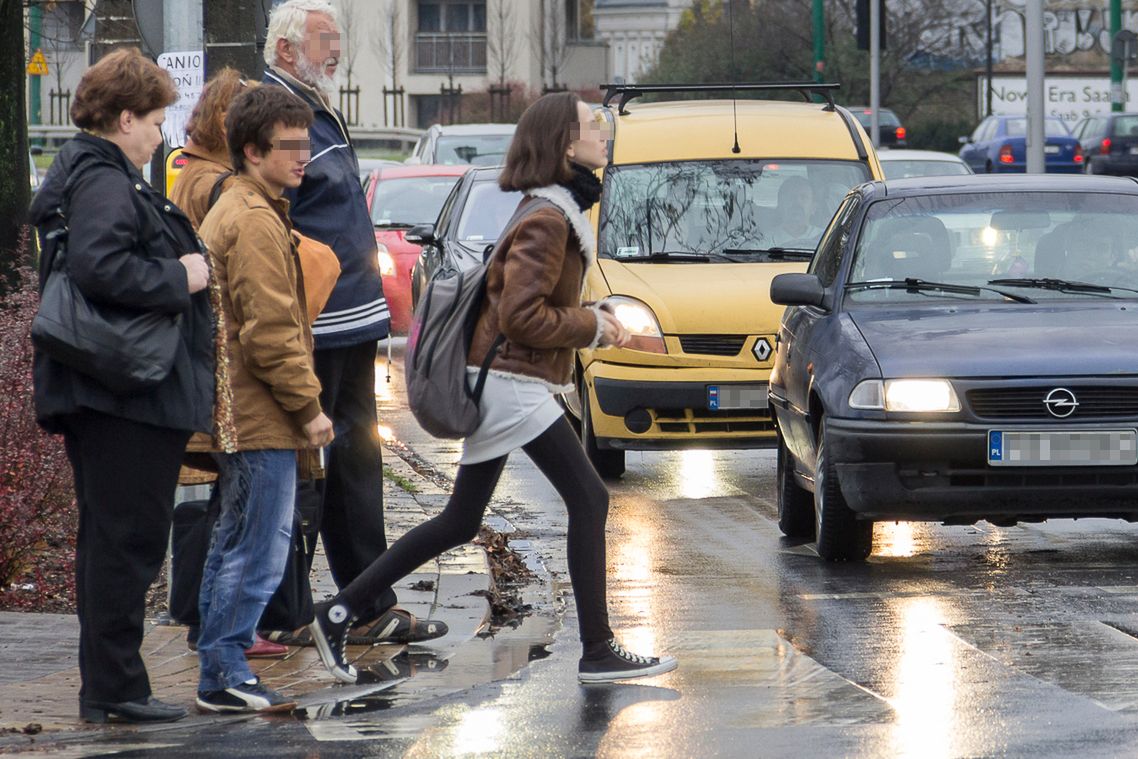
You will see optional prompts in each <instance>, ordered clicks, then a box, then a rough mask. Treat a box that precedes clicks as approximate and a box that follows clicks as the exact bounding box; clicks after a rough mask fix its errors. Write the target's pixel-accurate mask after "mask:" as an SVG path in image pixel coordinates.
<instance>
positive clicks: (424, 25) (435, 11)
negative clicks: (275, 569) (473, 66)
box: [419, 0, 486, 34]
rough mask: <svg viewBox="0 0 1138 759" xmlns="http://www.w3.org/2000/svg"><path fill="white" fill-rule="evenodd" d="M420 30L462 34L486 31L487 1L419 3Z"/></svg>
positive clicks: (461, 0)
mask: <svg viewBox="0 0 1138 759" xmlns="http://www.w3.org/2000/svg"><path fill="white" fill-rule="evenodd" d="M419 31H420V32H444V33H451V34H462V33H464V32H485V31H486V3H485V1H484V0H483V1H481V2H471V0H434V1H433V2H420V3H419Z"/></svg>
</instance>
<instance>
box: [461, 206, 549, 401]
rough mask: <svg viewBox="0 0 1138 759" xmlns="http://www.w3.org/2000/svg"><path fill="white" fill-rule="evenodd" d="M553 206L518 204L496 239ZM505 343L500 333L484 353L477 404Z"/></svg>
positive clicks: (486, 263) (488, 258) (476, 390)
mask: <svg viewBox="0 0 1138 759" xmlns="http://www.w3.org/2000/svg"><path fill="white" fill-rule="evenodd" d="M547 206H553V204H552V203H550V202H549V201H548V200H546V199H544V198H535V199H534V202H532V203H527V204H525V206H524V207H523V204H522V203H518V208H517V209H516V210H515V211H514V215H513V216H511V217H510V220H509V221H508V222H506V226H505V227H503V228H502V234H501V236H500V237H499V238H498V240H499V241H502V240H505V239H506V236H507V235H508V234H509V233H510V232H513V231H514V227H516V226H517V225H518V224H520V223H521V221H522V219H524V218H525V217H527V216H529V215H530V214H531V213H533V212H534V211H537V210H539V209H542V208H545V207H547ZM500 247H502V245H501V242H499V243H498V244H495V245H494V248H493V250H491V251H490V254H489V255H487V256H486V257H485V260H484V262H483V266H486V267H489V266H490V261H491V260H492V259H493V258H494V254H495V253H497V252H498V249H499V248H500ZM505 342H506V336H505V335H503V334H502V333H501V332H499V333H498V336H497V337H495V338H494V342H493V343H491V345H490V350H488V351H486V357H485V358H483V359H482V366H481V367H480V368H479V369H478V380H477V381H476V382H475V383H474V391H473V393H471V396H470V397H471V398H472V399H473V400H474V402H475V403H476V404H477V403H478V402H479V401H480V400H481V399H482V390H483V389H484V388H485V386H486V377H487V376H489V374H490V365H491V364H492V363H494V358H495V357H496V356H497V355H498V349H499V348H501V347H502V345H503V344H504V343H505Z"/></svg>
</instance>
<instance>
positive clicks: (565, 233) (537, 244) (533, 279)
mask: <svg viewBox="0 0 1138 759" xmlns="http://www.w3.org/2000/svg"><path fill="white" fill-rule="evenodd" d="M551 190H552V194H553V195H554V196H555V197H549V198H548V199H550V200H551V201H555V202H556V207H545V208H540V209H538V210H536V211H533V212H532V213H530V214H529V215H528V216H526V217H525V218H524V219H523V220H522V221H521V222H520V223H519V224H517V225H515V227H514V228H513V229H512V230H507V232H506V235H505V236H504V237H503V238H502V239H501V240H500V241H499V245H498V249H497V251H496V252H495V253H494V258H493V260H492V261H491V262H490V269H489V271H488V272H487V274H486V297H485V300H484V301H483V303H482V311H481V313H480V315H479V318H478V324H477V326H476V327H475V330H474V336H473V339H472V341H471V345H470V352H469V353H468V354H467V362H468V364H469V365H470V366H481V365H482V361H483V359H484V358H485V357H486V353H487V351H488V350H489V349H490V347H491V346H492V345H493V343H494V340H495V339H496V338H497V336H498V335H499V334H503V335H505V337H506V341H505V343H503V345H502V346H501V347H500V348H499V349H498V356H497V357H496V358H495V359H494V362H493V363H492V364H491V366H490V369H491V371H492V372H493V373H495V374H499V375H507V376H511V375H512V376H518V377H520V378H522V379H529V380H538V381H541V382H543V383H545V384H546V385H548V386H549V387H550V389H553V390H567V389H568V384H567V383H569V381H570V379H571V377H572V373H573V354H574V351H575V350H576V349H577V348H584V347H588V346H590V345H595V344H596V343H597V339H598V335H599V329H598V318H597V313H596V312H595V311H594V310H593V309H592V308H588V307H584V306H582V305H581V284H582V282H583V280H584V276H585V269H586V267H587V265H588V263H589V260H590V259H591V258H592V256H593V255H594V250H593V243H592V234H591V230H588V231H586V230H585V229H584V226H585V225H587V224H588V222H587V221H586V220H585V218H584V216H583V215H581V214H580V212H579V211H578V210H577V208H576V206H575V205H571V204H572V200H571V198H570V196H569V193H568V192H566V191H565V190H563V189H562V188H560V187H554V188H542V191H545V192H546V193H549V192H550V191H551ZM557 191H560V192H557ZM532 194H533V193H531V194H529V195H530V196H528V197H527V198H525V199H524V200H523V201H522V205H519V208H524V207H525V204H528V203H533V202H535V201H534V199H533V197H532ZM562 194H563V195H564V198H562V197H561V195H562ZM542 196H543V197H545V195H542ZM566 200H567V201H568V202H565V201H566ZM558 201H559V202H558ZM573 215H575V217H576V218H574V217H573ZM578 231H580V235H579V233H578ZM581 236H585V237H587V238H588V241H587V242H586V243H582V240H581ZM583 251H584V252H583Z"/></svg>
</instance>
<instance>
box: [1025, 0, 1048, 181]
mask: <svg viewBox="0 0 1138 759" xmlns="http://www.w3.org/2000/svg"><path fill="white" fill-rule="evenodd" d="M1025 10H1026V11H1027V13H1026V16H1025V18H1024V26H1025V27H1026V29H1025V31H1026V32H1027V34H1026V36H1027V40H1026V42H1027V50H1026V52H1027V173H1028V174H1042V173H1043V172H1044V170H1045V168H1046V166H1045V163H1044V161H1045V159H1044V154H1043V145H1044V137H1043V134H1044V129H1043V120H1044V117H1045V116H1046V113H1045V108H1044V100H1043V0H1027V8H1026V9H1025Z"/></svg>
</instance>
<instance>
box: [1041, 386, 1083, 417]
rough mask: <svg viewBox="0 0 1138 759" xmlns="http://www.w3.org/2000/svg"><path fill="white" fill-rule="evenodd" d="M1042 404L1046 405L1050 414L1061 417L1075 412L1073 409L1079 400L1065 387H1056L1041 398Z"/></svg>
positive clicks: (1077, 405) (1076, 406)
mask: <svg viewBox="0 0 1138 759" xmlns="http://www.w3.org/2000/svg"><path fill="white" fill-rule="evenodd" d="M1043 405H1044V406H1046V407H1047V411H1048V412H1049V413H1050V414H1051V416H1057V417H1059V418H1060V419H1062V418H1063V417H1067V416H1070V415H1071V414H1073V413H1075V409H1077V408H1078V407H1079V401H1078V399H1076V398H1075V394H1074V393H1072V392H1071V391H1070V390H1068V389H1067V388H1065V387H1057V388H1055V389H1054V390H1052V391H1051V392H1050V393H1048V394H1047V397H1046V398H1044V399H1043Z"/></svg>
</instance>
